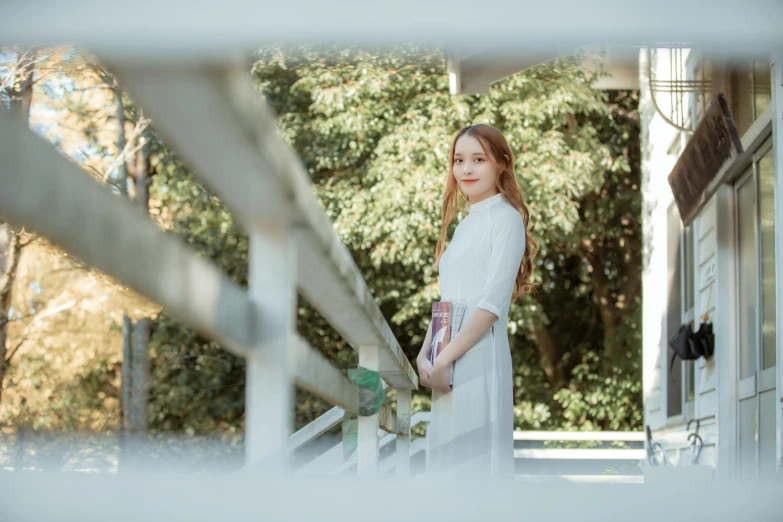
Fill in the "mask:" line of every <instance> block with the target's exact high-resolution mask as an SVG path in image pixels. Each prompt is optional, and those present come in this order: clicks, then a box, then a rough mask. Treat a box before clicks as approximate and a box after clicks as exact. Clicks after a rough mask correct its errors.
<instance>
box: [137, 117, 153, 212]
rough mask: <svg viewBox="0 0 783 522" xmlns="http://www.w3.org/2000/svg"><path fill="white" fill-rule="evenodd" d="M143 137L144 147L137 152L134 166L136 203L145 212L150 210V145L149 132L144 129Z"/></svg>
mask: <svg viewBox="0 0 783 522" xmlns="http://www.w3.org/2000/svg"><path fill="white" fill-rule="evenodd" d="M141 139H142V140H144V144H143V145H142V147H141V148H140V149H139V150H138V152H136V161H135V162H134V163H135V167H134V173H133V174H134V175H133V179H134V181H135V185H136V196H135V200H134V201H135V203H136V204H137V205H138V206H139V207H141V208H142V209H143V210H144V212H145V213H147V214H149V210H150V184H152V177H150V145H149V134H148V133H147V131H146V130H145V131H143V132H142V134H141Z"/></svg>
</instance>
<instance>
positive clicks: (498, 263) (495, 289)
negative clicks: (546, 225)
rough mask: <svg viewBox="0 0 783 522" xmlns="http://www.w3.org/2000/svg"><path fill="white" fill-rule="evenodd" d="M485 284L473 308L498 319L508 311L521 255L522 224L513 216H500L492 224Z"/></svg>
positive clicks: (522, 250)
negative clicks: (490, 313)
mask: <svg viewBox="0 0 783 522" xmlns="http://www.w3.org/2000/svg"><path fill="white" fill-rule="evenodd" d="M490 244H491V247H490V248H491V252H490V255H489V266H488V267H487V268H488V270H487V283H486V285H485V286H484V293H483V294H482V296H481V299H479V302H478V304H477V305H476V308H482V309H484V310H487V311H488V312H492V313H493V314H495V315H496V316H497V317H502V316H503V315H505V314H506V313H507V312H508V306H509V304H510V303H511V296H512V294H513V293H514V283H515V282H516V279H517V274H518V273H519V266H520V264H521V263H522V257H523V256H524V254H525V223H524V221H523V220H522V216H521V215H519V214H517V215H516V216H513V215H504V216H501V217H500V218H499V219H497V220H494V222H493V223H492V230H491V234H490Z"/></svg>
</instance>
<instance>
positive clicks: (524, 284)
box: [434, 124, 538, 300]
mask: <svg viewBox="0 0 783 522" xmlns="http://www.w3.org/2000/svg"><path fill="white" fill-rule="evenodd" d="M466 135H467V136H473V137H474V138H476V139H477V140H478V141H479V143H481V146H482V147H483V148H484V152H485V153H486V154H487V156H489V158H490V159H491V161H493V162H494V163H495V164H496V165H497V167H498V169H499V170H500V173H499V174H498V177H497V181H496V187H497V189H498V192H500V193H501V194H503V197H505V198H506V200H507V201H508V202H509V203H511V204H512V205H513V206H514V208H516V209H517V210H518V211H519V213H520V214H521V215H522V219H523V221H524V222H525V253H524V255H523V256H522V263H520V265H519V273H518V274H517V279H516V282H515V283H514V294H513V298H512V300H516V298H517V297H519V296H520V295H522V294H527V293H530V292H531V291H532V290H533V288H534V285H533V284H532V283H531V282H530V277H531V276H532V275H533V258H535V256H536V253H537V252H538V244H537V243H536V242H535V241H534V240H533V237H532V236H531V235H530V233H529V232H528V225H529V223H530V211H528V208H527V205H525V199H524V198H523V197H522V191H521V190H520V189H519V185H518V184H517V178H516V176H515V175H514V154H513V153H512V152H511V148H510V147H509V146H508V142H507V141H506V137H505V136H503V133H502V132H500V131H499V130H497V129H496V128H495V127H493V126H491V125H485V124H478V125H470V126H468V127H465V128H463V129H461V130H460V131H459V132H458V133H457V135H456V136H454V141H452V142H451V150H450V151H449V175H448V177H447V178H446V191H445V194H444V195H443V210H442V222H441V227H440V237H439V238H438V243H437V245H436V246H435V264H434V266H435V267H436V268H437V266H438V263H439V262H440V258H441V257H442V256H443V252H445V250H446V232H447V229H448V227H449V225H450V224H451V222H452V221H453V220H454V215H455V214H456V213H457V208H458V206H459V204H460V202H463V203H464V202H467V197H466V196H465V194H463V193H462V191H461V190H459V187H458V186H457V180H456V179H454V149H455V147H456V146H457V140H459V139H460V138H461V137H462V136H466Z"/></svg>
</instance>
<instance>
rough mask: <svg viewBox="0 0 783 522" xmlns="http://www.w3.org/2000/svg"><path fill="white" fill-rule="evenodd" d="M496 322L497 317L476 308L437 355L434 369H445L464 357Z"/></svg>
mask: <svg viewBox="0 0 783 522" xmlns="http://www.w3.org/2000/svg"><path fill="white" fill-rule="evenodd" d="M497 320H498V316H496V315H495V314H493V313H492V312H488V311H486V310H484V309H482V308H476V310H474V312H473V313H472V314H470V317H468V319H467V320H466V321H465V325H464V326H463V327H462V328H461V329H460V331H459V332H457V335H456V336H454V339H452V340H451V341H449V344H447V345H446V348H444V349H443V351H442V352H441V353H440V354H438V357H437V358H436V359H435V369H436V370H437V369H438V368H446V367H448V366H450V365H451V364H452V363H453V362H454V361H456V360H457V359H459V358H460V357H462V356H463V355H465V352H467V351H468V350H470V349H471V348H473V346H474V345H475V344H476V343H477V342H478V340H479V339H481V337H482V336H483V335H484V334H485V333H487V332H488V331H489V329H490V328H492V325H493V324H495V321H497Z"/></svg>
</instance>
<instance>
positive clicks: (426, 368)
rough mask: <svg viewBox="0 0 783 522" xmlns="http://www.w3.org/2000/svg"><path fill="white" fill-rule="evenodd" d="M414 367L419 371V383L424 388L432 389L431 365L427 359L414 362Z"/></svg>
mask: <svg viewBox="0 0 783 522" xmlns="http://www.w3.org/2000/svg"><path fill="white" fill-rule="evenodd" d="M416 367H417V368H418V370H419V382H420V383H421V385H422V386H424V387H425V388H432V363H430V361H429V360H428V359H418V360H416Z"/></svg>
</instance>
